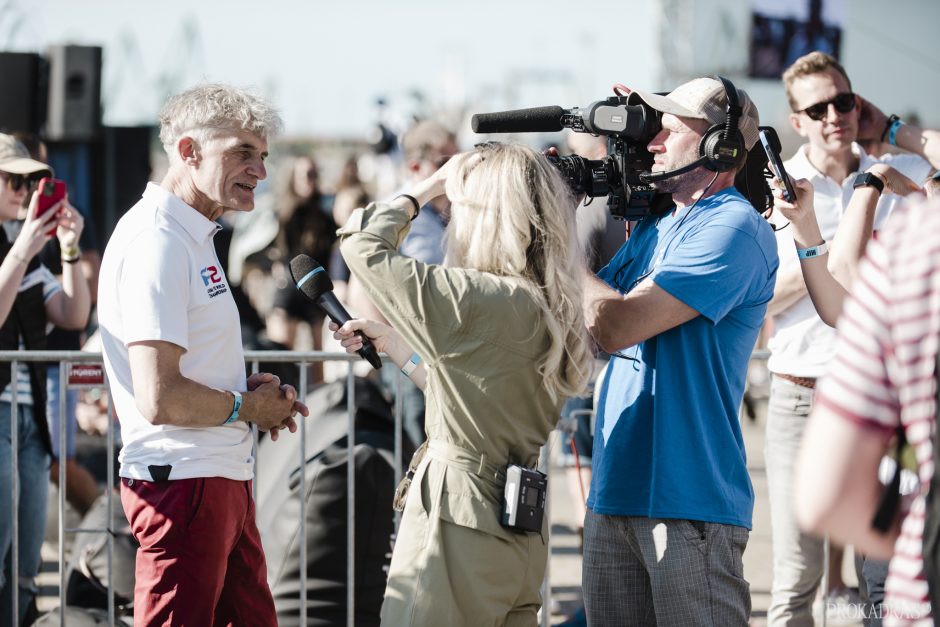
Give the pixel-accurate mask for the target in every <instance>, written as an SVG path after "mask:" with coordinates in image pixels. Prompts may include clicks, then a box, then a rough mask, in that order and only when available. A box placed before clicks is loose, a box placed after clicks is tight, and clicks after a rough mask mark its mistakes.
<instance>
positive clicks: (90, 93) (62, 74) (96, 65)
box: [44, 46, 101, 141]
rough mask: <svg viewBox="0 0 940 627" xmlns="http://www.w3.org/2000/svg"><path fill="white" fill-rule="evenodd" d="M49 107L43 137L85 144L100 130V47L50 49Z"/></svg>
mask: <svg viewBox="0 0 940 627" xmlns="http://www.w3.org/2000/svg"><path fill="white" fill-rule="evenodd" d="M47 58H48V61H49V101H48V102H49V104H48V117H47V118H46V132H45V133H44V136H45V137H46V139H49V140H51V141H88V140H92V139H96V138H97V137H98V134H99V133H100V131H101V48H100V47H98V46H50V47H49V51H48V54H47Z"/></svg>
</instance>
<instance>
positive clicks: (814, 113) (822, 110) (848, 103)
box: [800, 91, 855, 122]
mask: <svg viewBox="0 0 940 627" xmlns="http://www.w3.org/2000/svg"><path fill="white" fill-rule="evenodd" d="M829 105H832V106H834V107H835V108H836V111H838V112H839V113H848V112H849V111H851V110H852V109H854V108H855V94H853V93H852V92H850V91H847V92H845V93H842V94H839V95H837V96H836V97H835V98H832V99H830V100H824V101H823V102H817V103H816V104H814V105H810V106H808V107H806V108H805V109H803V110H802V111H800V113H805V114H806V115H808V116H809V119H811V120H816V121H817V122H819V121H820V120H822V119H823V118H824V117H826V114H827V113H829Z"/></svg>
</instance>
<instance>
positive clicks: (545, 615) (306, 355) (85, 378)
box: [0, 351, 766, 627]
mask: <svg viewBox="0 0 940 627" xmlns="http://www.w3.org/2000/svg"><path fill="white" fill-rule="evenodd" d="M753 357H754V358H756V359H761V358H766V354H763V353H759V352H755V354H754V355H753ZM358 359H359V358H358V357H355V356H350V355H348V354H346V353H331V352H323V351H310V352H300V351H246V352H245V361H246V364H248V365H249V366H250V370H251V372H258V370H259V364H261V363H293V364H296V365H298V367H299V386H298V388H299V389H298V397H299V398H301V399H305V398H306V397H307V369H308V366H309V365H310V364H311V363H316V362H328V361H338V362H355V361H358ZM0 362H9V363H10V364H11V372H12V373H14V374H13V380H14V381H15V380H16V375H15V373H16V371H17V367H18V365H19V364H22V363H36V362H44V363H47V364H50V363H51V364H54V363H56V362H58V368H59V385H60V390H59V395H58V413H59V423H58V424H59V429H58V444H59V452H60V456H62V455H65V452H66V450H67V440H66V438H67V427H66V425H67V422H68V420H74V417H72V416H67V415H66V412H67V400H66V396H67V395H66V393H65V392H66V391H67V390H70V389H73V390H74V389H93V388H104V387H105V386H106V380H105V376H104V372H103V367H102V361H101V355H100V353H90V352H84V351H0ZM396 372H397V369H396ZM403 381H404V376H403V375H398V377H397V384H396V395H395V397H396V402H395V406H394V411H393V414H394V419H395V427H394V429H395V431H394V434H395V435H394V448H395V450H394V460H395V463H394V469H395V470H394V472H395V485H397V484H398V482H399V481H400V480H401V476H402V466H403V460H402V457H403V436H402V433H403V430H402V414H403V403H402V390H403V387H402V385H403ZM16 388H17V386H16V385H11V386H10V389H11V395H12V397H11V433H10V437H11V451H12V454H11V459H10V464H11V466H12V470H13V472H12V511H11V512H10V514H11V516H12V547H11V565H12V568H11V573H12V576H11V579H12V581H11V582H10V585H12V586H14V588H13V594H12V599H13V603H12V605H13V607H12V613H13V621H12V622H13V624H16V623H17V619H16V617H17V616H18V612H19V607H18V606H19V600H18V594H17V592H18V590H17V588H16V584H15V582H17V577H18V573H19V563H20V560H19V551H20V546H19V544H20V543H19V496H20V493H21V490H22V486H21V485H20V480H19V474H18V468H19V447H18V444H19V442H18V440H19V433H18V421H17V415H18V411H19V405H18V399H17V389H16ZM346 399H347V402H346V412H347V438H348V440H347V442H348V444H347V459H346V472H347V474H346V481H347V512H346V515H347V536H346V543H347V551H346V559H347V573H346V575H347V577H346V603H347V625H348V626H349V627H353V626H354V625H355V603H356V595H355V588H356V587H355V577H356V573H355V513H356V511H355V491H356V478H355V460H354V453H355V452H354V448H355V445H356V442H355V416H356V399H355V374H354V372H353V369H352V368H348V369H347V374H346ZM107 418H108V429H107V436H106V438H107V444H106V446H107V453H108V454H107V490H106V491H105V495H106V499H107V505H106V507H107V520H108V524H107V526H106V527H104V528H67V527H66V524H65V521H66V516H65V509H66V508H65V501H66V489H65V486H66V478H67V476H66V473H67V469H66V466H67V464H66V463H64V461H65V460H64V459H63V460H61V463H59V465H58V473H59V476H58V479H59V490H58V569H59V571H58V577H59V608H58V612H59V621H60V624H61V625H65V624H66V617H65V611H66V600H65V595H66V584H67V582H66V571H67V562H66V555H65V546H66V543H65V538H66V534H67V533H72V534H78V533H104V534H106V538H107V569H108V590H107V602H108V623H109V624H110V625H114V624H115V623H116V608H115V597H114V582H113V580H112V577H111V573H112V572H113V560H114V534H115V529H114V528H113V522H112V519H113V513H114V498H113V495H114V487H115V481H114V477H115V472H114V454H115V450H116V442H115V432H114V430H115V420H114V409H113V405H112V403H111V397H110V395H108V401H107ZM306 430H307V421H305V420H299V421H298V431H299V437H300V455H299V457H300V459H299V463H300V473H299V474H300V477H299V479H300V490H299V498H300V500H301V503H300V514H299V517H300V520H299V525H300V529H299V537H300V538H306V537H307V534H306V531H307V529H306V516H305V515H304V498H305V495H306V492H307V485H306V472H305V465H306V462H307V450H306V433H307V431H306ZM252 438H253V456H254V458H255V460H256V468H255V470H256V475H255V481H254V483H253V485H254V488H255V490H257V486H258V480H257V479H258V476H257V472H258V470H259V469H258V468H257V449H258V430H257V427H255V426H252ZM544 453H545V449H544V448H543V455H542V461H541V465H542V466H543V470H545V471H546V472H547V464H548V460H547V459H546V455H545V454H544ZM0 463H3V461H2V460H0ZM255 497H257V494H255ZM256 500H257V498H256ZM0 515H2V514H0ZM547 515H549V511H548V509H547V508H546V516H547ZM399 521H400V517H399V515H398V514H397V513H396V514H395V519H394V523H395V529H396V530H397V528H398V523H399ZM548 548H549V555H551V538H549V547H548ZM299 552H300V555H299V567H300V576H299V578H300V605H299V623H300V625H301V626H306V624H307V607H306V606H307V554H306V542H305V541H301V542H300V543H299ZM542 590H543V598H542V602H543V611H542V620H541V623H542V625H544V626H546V627H547V626H548V625H549V621H550V613H551V612H550V608H551V602H552V599H551V586H550V585H549V566H548V565H546V571H545V581H544V583H543V588H542ZM0 622H3V621H2V620H0Z"/></svg>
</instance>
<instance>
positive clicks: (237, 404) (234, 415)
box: [222, 390, 242, 425]
mask: <svg viewBox="0 0 940 627" xmlns="http://www.w3.org/2000/svg"><path fill="white" fill-rule="evenodd" d="M229 392H231V394H232V396H234V397H235V403H234V404H233V405H232V413H231V414H230V415H229V417H228V419H227V420H226V421H225V422H223V423H222V424H224V425H228V424H232V423H233V422H235V421H236V420H238V412H239V410H240V409H241V408H242V393H241V392H238V391H237V390H229Z"/></svg>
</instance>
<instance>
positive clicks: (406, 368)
mask: <svg viewBox="0 0 940 627" xmlns="http://www.w3.org/2000/svg"><path fill="white" fill-rule="evenodd" d="M420 363H421V358H420V357H418V353H411V358H410V359H409V360H408V361H406V362H405V365H403V366H402V367H401V373H402V374H403V375H405V376H406V377H410V376H411V373H412V372H414V371H415V369H416V368H417V367H418V364H420Z"/></svg>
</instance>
